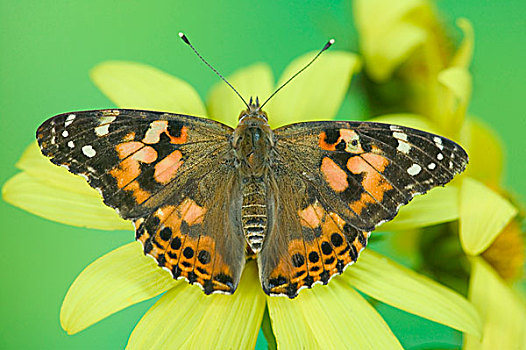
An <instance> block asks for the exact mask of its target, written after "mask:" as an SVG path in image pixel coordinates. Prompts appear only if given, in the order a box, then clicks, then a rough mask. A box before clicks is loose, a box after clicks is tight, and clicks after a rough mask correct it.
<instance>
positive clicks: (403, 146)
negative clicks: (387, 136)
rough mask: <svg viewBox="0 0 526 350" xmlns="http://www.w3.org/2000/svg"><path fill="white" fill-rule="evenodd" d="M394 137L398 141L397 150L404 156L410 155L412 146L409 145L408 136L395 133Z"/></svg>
mask: <svg viewBox="0 0 526 350" xmlns="http://www.w3.org/2000/svg"><path fill="white" fill-rule="evenodd" d="M393 137H394V138H395V139H397V140H398V147H396V149H397V150H398V151H400V152H402V153H404V154H409V151H410V150H411V145H410V144H409V143H407V134H404V133H403V132H400V131H395V132H393Z"/></svg>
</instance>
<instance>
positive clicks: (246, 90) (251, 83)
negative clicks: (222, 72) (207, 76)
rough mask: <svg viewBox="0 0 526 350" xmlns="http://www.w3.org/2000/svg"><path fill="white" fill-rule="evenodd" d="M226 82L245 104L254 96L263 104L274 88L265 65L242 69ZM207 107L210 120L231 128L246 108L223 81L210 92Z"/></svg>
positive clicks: (270, 73) (272, 80)
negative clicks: (233, 88) (241, 97)
mask: <svg viewBox="0 0 526 350" xmlns="http://www.w3.org/2000/svg"><path fill="white" fill-rule="evenodd" d="M227 80H228V81H229V82H230V83H231V84H232V85H233V86H234V87H235V88H236V90H237V91H238V92H239V93H240V94H241V96H243V98H244V99H245V100H246V101H247V103H248V101H249V99H250V97H253V98H256V96H258V97H259V102H260V103H263V101H264V99H265V98H267V97H268V96H270V94H271V93H272V89H273V87H274V77H273V75H272V70H271V69H270V67H269V65H268V64H266V63H257V64H254V65H252V66H249V67H246V68H243V69H241V70H239V71H237V72H235V73H234V74H232V75H231V76H229V77H227ZM207 106H208V115H209V116H210V118H212V119H215V120H218V121H220V122H222V123H225V124H227V125H230V126H231V127H235V126H236V125H237V120H238V117H239V113H240V112H241V111H242V110H243V109H245V108H246V107H245V105H244V104H243V101H241V99H240V98H239V96H237V95H236V93H235V92H234V91H232V89H231V88H230V87H229V86H228V85H226V84H225V83H224V82H223V81H219V82H218V83H216V84H215V85H214V87H213V88H212V90H211V91H210V95H209V97H208V103H207Z"/></svg>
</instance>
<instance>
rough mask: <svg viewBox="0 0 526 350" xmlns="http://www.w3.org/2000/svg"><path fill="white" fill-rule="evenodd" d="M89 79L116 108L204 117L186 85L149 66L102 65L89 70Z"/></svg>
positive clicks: (195, 97)
mask: <svg viewBox="0 0 526 350" xmlns="http://www.w3.org/2000/svg"><path fill="white" fill-rule="evenodd" d="M91 79H92V80H93V82H94V83H95V85H97V87H98V88H99V89H100V90H102V92H104V94H105V95H106V96H108V97H109V99H110V100H112V101H113V102H114V103H115V104H116V105H117V106H119V107H120V108H135V109H148V110H156V111H164V112H172V113H182V114H190V115H197V116H206V111H205V107H204V105H203V103H202V102H201V98H200V97H199V95H198V94H197V92H196V91H195V90H194V88H192V86H191V85H190V84H188V83H187V82H185V81H183V80H181V79H178V78H176V77H173V76H171V75H169V74H167V73H165V72H163V71H161V70H159V69H156V68H153V67H151V66H147V65H144V64H140V63H134V62H120V61H111V62H105V63H101V64H99V65H98V66H96V67H95V68H93V70H92V71H91Z"/></svg>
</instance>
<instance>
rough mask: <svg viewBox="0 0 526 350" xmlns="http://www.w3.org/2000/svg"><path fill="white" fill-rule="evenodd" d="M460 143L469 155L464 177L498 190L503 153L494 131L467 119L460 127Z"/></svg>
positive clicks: (480, 122)
mask: <svg viewBox="0 0 526 350" xmlns="http://www.w3.org/2000/svg"><path fill="white" fill-rule="evenodd" d="M461 143H462V145H465V146H466V149H467V152H468V154H469V166H468V168H467V169H466V173H465V174H466V176H470V177H472V178H474V179H477V180H479V181H481V182H483V183H485V184H487V185H489V186H491V187H493V188H498V187H499V186H500V183H501V180H502V168H503V151H502V142H501V141H500V139H499V137H498V136H497V134H496V133H495V131H494V130H493V129H491V128H490V127H489V126H487V125H486V124H485V123H483V122H482V121H480V120H478V119H474V118H468V119H466V120H465V122H464V126H463V127H462V132H461Z"/></svg>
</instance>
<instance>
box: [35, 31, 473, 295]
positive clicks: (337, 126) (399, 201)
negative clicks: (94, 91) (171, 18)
mask: <svg viewBox="0 0 526 350" xmlns="http://www.w3.org/2000/svg"><path fill="white" fill-rule="evenodd" d="M183 40H184V39H183ZM324 49H325V48H324ZM316 57H317V56H316ZM311 63H312V61H311ZM309 64H310V63H309ZM278 90H279V89H278ZM267 101H268V100H267ZM246 105H247V108H246V109H245V110H243V111H242V112H241V113H240V115H239V121H238V125H237V127H236V128H235V129H232V128H231V127H229V126H226V125H224V124H221V123H219V122H216V121H213V120H209V119H204V118H198V117H193V116H188V115H182V114H172V113H164V112H156V111H142V110H128V109H107V110H93V111H81V112H72V113H65V114H60V115H57V116H54V117H52V118H50V119H48V120H47V121H45V122H44V123H43V124H42V125H41V126H40V127H39V128H38V130H37V132H36V136H37V140H38V143H39V145H40V148H41V151H42V153H43V154H44V155H45V156H47V157H49V158H50V160H51V162H53V163H54V164H56V165H60V166H63V167H65V168H67V169H68V170H69V171H70V172H71V173H73V174H78V175H82V176H84V177H85V178H86V179H87V181H88V183H89V184H90V186H92V187H94V188H96V189H97V190H99V192H100V193H101V195H102V197H103V199H104V203H105V204H106V205H108V206H110V207H112V208H115V210H116V211H117V212H118V213H119V215H120V216H121V217H123V218H124V219H128V220H132V221H133V223H134V226H135V232H136V239H137V240H138V241H140V242H141V243H142V245H143V250H144V253H145V254H147V255H150V256H152V257H153V258H154V259H155V260H156V261H157V263H158V265H159V266H160V267H161V268H163V269H165V270H167V271H168V272H169V273H170V274H171V275H172V276H173V278H175V279H186V280H187V281H188V282H189V283H191V284H197V285H199V286H200V287H201V288H202V289H203V291H204V293H205V294H211V293H225V294H232V293H234V291H235V290H236V288H237V286H238V284H239V280H240V277H241V273H242V271H243V267H244V265H245V262H246V260H247V259H248V258H255V259H257V264H258V268H259V278H260V281H261V285H262V288H263V290H264V292H265V293H267V294H268V295H285V296H288V297H289V298H294V297H295V296H297V295H298V292H299V291H300V290H301V289H303V288H310V287H312V286H313V285H314V284H315V283H323V284H327V283H328V282H329V280H330V279H331V277H333V276H335V275H338V274H341V273H342V272H343V271H344V269H345V268H346V267H347V266H349V265H351V264H353V263H354V262H356V260H357V259H358V255H359V254H360V252H361V251H362V250H363V249H364V248H365V246H366V245H367V240H368V237H369V234H370V232H371V231H373V230H374V229H375V228H376V227H377V226H378V225H380V224H381V223H383V222H386V221H389V220H391V219H393V218H394V216H395V215H396V214H397V212H398V210H399V208H400V207H401V206H402V205H404V204H407V203H408V202H409V201H410V200H411V199H412V198H413V196H415V195H416V194H422V193H425V192H426V191H428V190H430V189H431V188H433V187H435V186H440V185H445V184H446V183H448V182H449V181H451V179H452V178H453V177H454V176H455V175H456V174H458V173H460V172H462V171H463V170H464V169H465V167H466V165H467V162H468V156H467V154H466V152H465V151H464V150H463V149H462V147H460V146H459V145H458V144H456V143H455V142H453V141H451V140H449V139H447V138H444V137H441V136H438V135H434V134H430V133H427V132H424V131H420V130H415V129H412V128H408V127H403V126H397V125H389V124H382V123H373V122H358V121H357V122H353V121H320V122H304V123H297V124H291V125H286V126H283V127H280V128H277V129H274V130H273V129H271V128H270V126H269V124H268V116H267V114H266V113H265V112H264V111H263V109H262V105H260V104H259V101H258V100H257V99H256V100H255V102H254V101H252V99H251V100H250V102H249V103H247V104H246Z"/></svg>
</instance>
